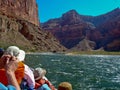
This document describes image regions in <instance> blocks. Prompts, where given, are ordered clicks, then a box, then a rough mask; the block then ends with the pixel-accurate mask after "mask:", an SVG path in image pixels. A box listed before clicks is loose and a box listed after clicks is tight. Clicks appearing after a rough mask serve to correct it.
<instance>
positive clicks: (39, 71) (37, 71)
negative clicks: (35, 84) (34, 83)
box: [34, 68, 46, 80]
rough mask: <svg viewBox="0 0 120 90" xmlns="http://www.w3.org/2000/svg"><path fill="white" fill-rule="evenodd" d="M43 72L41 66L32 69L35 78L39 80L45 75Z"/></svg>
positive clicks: (44, 71)
mask: <svg viewBox="0 0 120 90" xmlns="http://www.w3.org/2000/svg"><path fill="white" fill-rule="evenodd" d="M45 74H46V70H45V69H43V68H35V70H34V76H35V80H39V79H40V78H42V77H43V76H45Z"/></svg>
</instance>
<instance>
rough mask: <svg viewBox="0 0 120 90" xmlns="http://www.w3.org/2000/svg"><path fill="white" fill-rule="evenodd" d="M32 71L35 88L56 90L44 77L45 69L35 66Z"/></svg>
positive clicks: (38, 89)
mask: <svg viewBox="0 0 120 90" xmlns="http://www.w3.org/2000/svg"><path fill="white" fill-rule="evenodd" d="M33 73H34V77H35V89H37V90H41V88H45V90H56V89H55V87H54V86H53V85H52V83H51V82H50V81H49V80H48V79H47V78H46V77H45V75H46V70H45V69H43V68H35V70H34V71H33ZM43 90H44V89H43Z"/></svg>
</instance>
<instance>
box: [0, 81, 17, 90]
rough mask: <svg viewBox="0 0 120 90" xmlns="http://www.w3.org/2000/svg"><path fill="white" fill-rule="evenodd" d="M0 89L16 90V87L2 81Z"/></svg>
mask: <svg viewBox="0 0 120 90" xmlns="http://www.w3.org/2000/svg"><path fill="white" fill-rule="evenodd" d="M0 90H16V88H15V87H14V86H12V85H8V86H7V87H6V86H5V85H3V84H2V83H0Z"/></svg>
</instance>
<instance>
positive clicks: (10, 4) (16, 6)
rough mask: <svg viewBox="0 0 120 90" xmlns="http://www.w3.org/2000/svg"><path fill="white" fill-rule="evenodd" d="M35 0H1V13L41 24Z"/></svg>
mask: <svg viewBox="0 0 120 90" xmlns="http://www.w3.org/2000/svg"><path fill="white" fill-rule="evenodd" d="M37 9H38V8H37V4H36V1H35V0H0V13H1V14H3V15H6V16H8V17H10V18H18V19H23V20H27V21H29V22H31V23H33V24H36V25H39V21H38V10H37Z"/></svg>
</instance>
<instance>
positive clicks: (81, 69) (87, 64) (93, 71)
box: [25, 53, 120, 90]
mask: <svg viewBox="0 0 120 90" xmlns="http://www.w3.org/2000/svg"><path fill="white" fill-rule="evenodd" d="M25 63H26V64H27V65H29V66H30V67H32V68H36V67H42V68H45V69H46V70H47V75H46V76H47V78H48V79H49V80H50V81H51V82H52V83H53V85H54V86H55V87H56V88H57V87H58V84H59V83H60V82H63V81H68V82H70V83H71V84H72V86H73V90H120V55H64V54H51V53H35V54H27V56H26V60H25Z"/></svg>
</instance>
